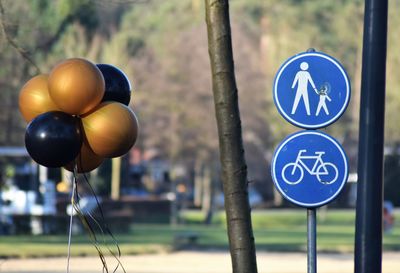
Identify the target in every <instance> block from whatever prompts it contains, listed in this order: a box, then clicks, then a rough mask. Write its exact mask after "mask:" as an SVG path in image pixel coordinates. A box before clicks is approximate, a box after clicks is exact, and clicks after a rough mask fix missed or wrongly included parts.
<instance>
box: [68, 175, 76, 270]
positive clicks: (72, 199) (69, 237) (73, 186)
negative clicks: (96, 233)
mask: <svg viewBox="0 0 400 273" xmlns="http://www.w3.org/2000/svg"><path fill="white" fill-rule="evenodd" d="M74 171H75V170H74ZM74 178H75V176H74ZM74 182H75V181H74ZM74 182H73V183H72V192H71V212H70V213H71V216H70V218H69V232H68V255H67V273H69V263H70V259H71V239H72V221H73V218H74V200H75V183H74Z"/></svg>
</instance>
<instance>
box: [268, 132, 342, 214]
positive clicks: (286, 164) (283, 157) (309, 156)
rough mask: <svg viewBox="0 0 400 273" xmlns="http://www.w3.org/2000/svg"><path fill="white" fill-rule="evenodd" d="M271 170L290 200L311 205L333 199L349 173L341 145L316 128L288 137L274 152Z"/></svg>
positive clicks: (281, 191) (278, 187) (275, 181)
mask: <svg viewBox="0 0 400 273" xmlns="http://www.w3.org/2000/svg"><path fill="white" fill-rule="evenodd" d="M271 172H272V179H273V181H274V183H275V186H276V187H277V189H278V190H279V192H280V193H281V194H282V195H283V196H284V197H285V198H286V199H287V200H289V201H291V202H292V203H295V204H297V205H299V206H302V207H308V208H312V207H319V206H322V205H324V204H327V203H329V202H330V201H332V200H333V199H334V198H335V197H336V196H337V195H338V194H339V193H340V191H341V190H342V188H343V187H344V185H345V183H346V181H347V177H348V173H349V171H348V162H347V156H346V154H345V152H344V150H343V148H342V147H341V145H340V144H339V143H338V142H337V141H336V140H335V139H334V138H332V137H331V136H329V135H327V134H325V133H322V132H319V131H314V130H310V131H300V132H297V133H294V134H292V135H290V136H288V137H287V138H286V139H284V140H283V142H282V143H281V144H280V145H279V146H278V148H277V149H276V151H275V153H274V157H273V160H272V168H271Z"/></svg>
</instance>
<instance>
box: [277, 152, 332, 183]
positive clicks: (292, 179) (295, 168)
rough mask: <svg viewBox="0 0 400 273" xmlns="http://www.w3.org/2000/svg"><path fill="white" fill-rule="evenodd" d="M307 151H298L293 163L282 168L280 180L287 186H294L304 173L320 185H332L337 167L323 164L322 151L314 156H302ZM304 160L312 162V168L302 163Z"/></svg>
mask: <svg viewBox="0 0 400 273" xmlns="http://www.w3.org/2000/svg"><path fill="white" fill-rule="evenodd" d="M306 152H307V150H305V149H304V150H300V151H299V153H298V155H297V158H296V160H295V162H289V163H287V164H286V165H285V166H284V167H283V168H282V178H283V181H285V182H286V183H287V184H289V185H296V184H298V183H300V182H301V181H302V180H303V178H304V171H307V172H308V173H309V174H310V175H313V176H315V177H316V178H317V180H318V182H320V183H322V184H328V185H329V184H332V183H334V182H335V181H336V180H337V178H338V175H339V172H338V169H337V167H336V166H335V165H334V164H333V163H331V162H324V161H323V160H322V156H323V155H324V154H325V152H323V151H316V152H315V153H314V155H304V154H305V153H306ZM306 160H314V164H313V165H312V168H310V167H309V166H307V164H306V163H305V162H304V161H306Z"/></svg>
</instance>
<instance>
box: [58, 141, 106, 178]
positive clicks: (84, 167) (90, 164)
mask: <svg viewBox="0 0 400 273" xmlns="http://www.w3.org/2000/svg"><path fill="white" fill-rule="evenodd" d="M103 161H104V158H103V157H101V156H98V155H96V154H95V153H94V152H93V151H92V149H91V148H90V147H89V144H88V143H87V140H86V139H85V140H84V141H83V144H82V148H81V151H80V152H79V155H78V156H77V157H76V159H75V160H74V161H73V162H70V163H69V164H68V165H66V166H64V168H65V169H67V170H68V171H70V172H73V171H74V167H75V164H77V171H78V173H87V172H90V171H92V170H94V169H96V168H97V167H98V166H100V164H101V163H102V162H103Z"/></svg>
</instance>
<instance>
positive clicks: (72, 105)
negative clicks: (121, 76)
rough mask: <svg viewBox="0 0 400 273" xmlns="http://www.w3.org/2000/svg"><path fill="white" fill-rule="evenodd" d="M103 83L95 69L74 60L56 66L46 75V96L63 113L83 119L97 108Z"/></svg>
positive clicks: (89, 64)
mask: <svg viewBox="0 0 400 273" xmlns="http://www.w3.org/2000/svg"><path fill="white" fill-rule="evenodd" d="M104 89H105V83H104V78H103V75H102V74H101V72H100V70H99V69H98V68H97V66H96V65H95V64H93V63H91V62H89V61H87V60H84V59H79V58H73V59H68V60H65V61H63V62H61V63H59V64H58V65H56V66H55V67H54V68H53V70H52V71H51V73H50V75H49V94H50V97H51V98H52V100H53V101H54V103H55V104H56V105H57V106H58V107H59V108H60V109H61V110H62V111H63V112H65V113H68V114H71V115H82V114H84V113H87V112H89V111H90V110H92V109H93V108H94V107H95V106H96V105H98V104H99V103H100V101H101V99H102V98H103V96H104Z"/></svg>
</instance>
